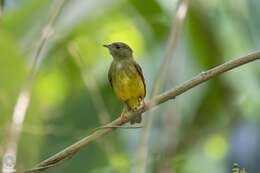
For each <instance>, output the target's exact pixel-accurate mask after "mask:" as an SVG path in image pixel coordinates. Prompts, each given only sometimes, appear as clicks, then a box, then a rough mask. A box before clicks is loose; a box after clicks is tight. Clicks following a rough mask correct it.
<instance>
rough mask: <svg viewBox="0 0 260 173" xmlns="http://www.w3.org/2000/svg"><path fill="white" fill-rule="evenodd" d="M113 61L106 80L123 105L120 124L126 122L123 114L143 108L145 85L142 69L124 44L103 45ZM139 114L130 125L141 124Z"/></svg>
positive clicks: (130, 50) (131, 51)
mask: <svg viewBox="0 0 260 173" xmlns="http://www.w3.org/2000/svg"><path fill="white" fill-rule="evenodd" d="M103 46H104V47H106V48H108V50H109V53H110V54H111V55H112V57H113V61H112V63H111V65H110V68H109V70H108V80H109V83H110V85H111V87H112V89H113V91H114V93H115V95H116V97H117V98H118V99H119V101H121V102H122V103H123V111H122V113H121V115H120V119H121V122H125V121H127V118H126V116H125V113H126V112H127V111H136V110H137V109H138V108H140V107H142V106H145V102H144V98H145V95H146V84H145V79H144V75H143V72H142V68H141V67H140V65H139V64H138V63H137V62H136V61H135V60H134V58H133V50H132V49H131V48H130V46H128V45H127V44H126V43H123V42H113V43H111V44H105V45H103ZM141 121H142V117H141V114H140V115H138V116H136V117H135V118H134V119H131V120H130V124H134V123H141Z"/></svg>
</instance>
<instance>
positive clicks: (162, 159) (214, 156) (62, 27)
mask: <svg viewBox="0 0 260 173" xmlns="http://www.w3.org/2000/svg"><path fill="white" fill-rule="evenodd" d="M1 2H3V1H1ZM181 3H183V4H182V5H183V7H180V8H181V9H180V12H179V13H180V14H179V13H178V12H176V9H178V8H177V6H178V5H179V6H180V4H181ZM185 8H187V12H185ZM178 14H179V15H181V18H177V17H176V15H178ZM55 16H56V17H55ZM259 19H260V1H259V0H247V1H245V0H192V1H189V2H188V1H180V2H178V1H177V0H149V1H140V0H120V1H119V0H97V1H95V0H89V1H86V0H64V1H61V0H56V1H53V0H44V1H35V0H5V1H4V7H3V6H1V16H0V156H1V157H0V161H1V165H2V167H3V164H2V162H3V160H4V158H5V157H4V156H5V154H6V152H7V150H8V149H10V151H14V154H15V153H16V154H17V160H16V166H15V168H16V169H17V170H18V171H19V170H25V169H28V168H31V167H32V166H33V165H35V164H36V163H38V162H39V161H42V160H43V159H45V158H47V157H49V156H51V155H52V154H54V153H56V152H58V151H60V150H62V149H63V148H65V147H66V146H68V145H70V144H72V143H73V142H76V141H77V140H79V139H81V138H82V137H84V136H86V135H88V134H89V133H90V132H91V130H92V129H93V128H95V127H97V126H99V125H101V124H103V123H105V122H109V121H110V120H112V119H115V118H117V117H118V116H119V115H120V111H121V108H122V107H121V104H120V103H119V102H118V101H117V99H116V98H115V96H114V94H113V91H112V90H111V88H110V85H109V83H108V80H107V72H108V68H109V64H110V63H111V60H112V58H111V57H110V55H109V53H108V52H107V50H106V49H104V48H103V47H102V45H103V44H106V43H111V42H113V41H122V42H125V43H128V44H129V45H130V46H131V47H132V48H133V49H134V56H135V57H136V60H137V61H138V63H139V64H140V65H141V66H142V68H143V72H144V75H145V78H146V83H147V97H146V99H149V98H150V97H151V95H152V94H151V90H152V88H153V85H154V83H155V81H157V79H156V76H158V75H157V74H158V70H159V69H160V66H161V64H163V63H164V60H163V59H164V58H165V56H166V57H170V60H169V61H168V63H165V64H163V65H164V66H163V67H165V68H166V69H167V70H166V72H165V73H163V74H162V76H163V77H162V76H161V77H162V78H164V80H162V81H161V83H160V85H159V86H160V87H159V90H158V92H159V93H160V92H163V91H165V90H167V89H170V88H172V87H174V86H176V85H177V84H180V83H181V82H184V81H185V80H188V79H190V78H191V77H193V76H195V75H196V74H198V73H200V72H201V71H205V70H206V69H209V68H211V67H214V66H216V65H219V64H221V63H224V62H226V61H228V60H231V59H235V58H237V57H240V56H243V55H246V54H248V53H250V52H253V51H256V50H258V49H259V47H260V20H259ZM178 20H179V22H178ZM48 23H49V25H48ZM170 33H175V34H173V38H174V39H175V45H176V46H172V47H171V46H170V47H169V46H168V45H169V44H171V41H169V39H170V38H171V36H170V35H171V34H170ZM167 47H168V52H170V55H168V56H167V55H166V51H167V50H166V49H167ZM37 52H38V53H39V55H37ZM35 58H36V59H37V60H35ZM32 69H33V72H32ZM30 76H33V77H30ZM28 85H29V87H28ZM24 88H25V89H24ZM25 91H26V92H25ZM23 92H25V94H24V95H23V96H21V93H23ZM18 98H20V99H22V101H20V103H21V105H22V106H21V107H20V108H17V106H16V104H17V100H18ZM27 101H28V107H26V103H27ZM24 105H25V109H26V111H25V114H24V117H19V116H18V117H16V118H14V117H13V116H14V115H13V114H14V113H13V112H14V110H16V111H18V115H20V116H21V115H22V113H21V112H23V110H22V109H23V106H24ZM19 111H20V114H19ZM151 117H152V119H151ZM17 118H18V120H17ZM147 122H150V123H147ZM143 125H144V128H141V129H118V130H116V131H115V132H113V133H112V134H109V135H108V136H106V137H104V138H102V139H100V140H98V141H97V142H95V143H92V144H91V145H88V146H87V147H86V148H84V149H82V150H81V151H80V152H79V153H77V155H76V156H75V157H73V158H72V159H70V160H69V161H66V162H64V163H62V164H60V165H58V166H56V167H54V168H51V169H49V170H46V172H49V173H54V172H55V173H57V172H63V173H69V172H84V173H112V172H113V173H114V172H118V173H125V172H135V173H136V172H146V173H153V172H162V173H167V172H178V173H186V172H192V173H208V172H209V171H210V172H211V173H220V172H222V173H229V172H231V166H232V164H233V163H234V162H236V163H239V164H240V165H241V166H242V167H245V168H246V169H247V171H248V172H250V173H254V172H259V169H260V165H259V159H260V134H259V133H260V126H259V125H260V62H258V61H256V62H253V63H251V64H247V65H245V66H242V67H239V68H237V69H235V70H233V71H230V72H227V73H225V74H224V75H221V76H219V77H217V78H214V79H213V80H210V81H209V82H207V83H205V84H203V85H201V86H198V87H196V88H194V89H192V90H190V91H188V92H187V93H185V94H183V95H181V96H179V97H177V98H176V99H175V100H172V101H169V102H167V103H165V104H163V105H160V106H159V107H157V108H156V109H153V111H152V112H150V113H149V116H145V115H144V118H143ZM15 128H16V130H13V132H15V137H10V136H12V135H13V132H12V129H15ZM16 132H17V133H16ZM16 147H17V150H16ZM16 154H15V155H16ZM13 161H14V160H11V162H13Z"/></svg>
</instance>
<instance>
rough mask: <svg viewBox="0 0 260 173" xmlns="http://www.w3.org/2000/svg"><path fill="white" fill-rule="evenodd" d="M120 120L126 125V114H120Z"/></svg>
mask: <svg viewBox="0 0 260 173" xmlns="http://www.w3.org/2000/svg"><path fill="white" fill-rule="evenodd" d="M120 120H121V122H122V123H124V122H126V121H127V118H126V116H125V112H122V113H121V114H120Z"/></svg>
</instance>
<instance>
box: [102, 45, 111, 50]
mask: <svg viewBox="0 0 260 173" xmlns="http://www.w3.org/2000/svg"><path fill="white" fill-rule="evenodd" d="M103 46H104V47H106V48H108V49H110V47H111V45H110V44H104V45H103Z"/></svg>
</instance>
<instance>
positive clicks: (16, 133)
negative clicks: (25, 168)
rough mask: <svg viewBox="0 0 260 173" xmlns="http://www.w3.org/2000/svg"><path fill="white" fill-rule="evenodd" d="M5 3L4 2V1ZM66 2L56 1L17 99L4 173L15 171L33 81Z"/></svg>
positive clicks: (5, 155)
mask: <svg viewBox="0 0 260 173" xmlns="http://www.w3.org/2000/svg"><path fill="white" fill-rule="evenodd" d="M2 2H3V1H2ZM63 2H64V0H56V3H54V5H53V7H52V8H53V9H52V10H51V12H50V16H49V19H48V22H47V24H46V25H45V26H44V28H43V30H42V34H41V38H40V41H39V45H38V47H37V48H36V52H35V55H34V56H33V64H32V67H31V70H30V73H29V74H28V76H27V78H26V80H25V82H24V85H23V87H22V88H21V91H20V93H19V96H18V98H17V101H16V104H15V107H14V111H13V114H12V122H11V126H10V129H9V131H8V139H7V142H6V147H5V151H4V154H3V159H2V162H3V163H2V171H3V172H10V171H14V170H15V169H14V168H15V164H16V150H17V143H18V141H19V137H20V134H21V130H22V127H23V122H24V119H25V115H26V111H27V108H28V105H29V102H30V98H31V88H32V85H33V80H34V78H35V76H36V74H37V72H38V69H39V66H40V63H41V55H42V52H43V50H44V48H45V47H46V45H47V42H48V39H49V38H50V36H51V34H52V25H53V23H54V22H55V20H56V18H57V16H58V14H59V12H60V10H61V7H62V5H63ZM7 159H8V160H9V162H10V160H11V162H12V164H6V162H7V161H8V160H7Z"/></svg>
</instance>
